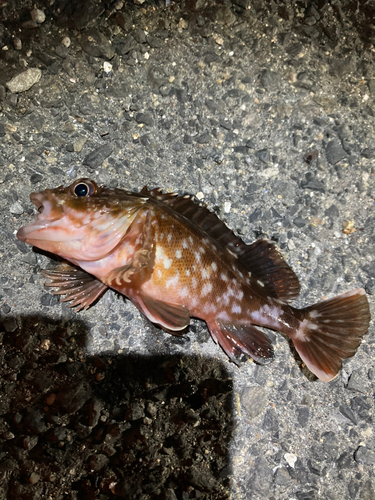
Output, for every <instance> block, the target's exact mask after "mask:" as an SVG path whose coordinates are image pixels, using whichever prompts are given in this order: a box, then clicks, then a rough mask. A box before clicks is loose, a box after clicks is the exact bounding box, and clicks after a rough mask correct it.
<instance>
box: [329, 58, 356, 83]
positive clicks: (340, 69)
mask: <svg viewBox="0 0 375 500" xmlns="http://www.w3.org/2000/svg"><path fill="white" fill-rule="evenodd" d="M354 70H355V64H354V60H353V59H349V58H347V59H336V60H334V61H333V62H332V64H331V73H332V75H333V76H336V77H338V78H342V77H343V76H346V75H349V74H350V73H352V72H353V71H354Z"/></svg>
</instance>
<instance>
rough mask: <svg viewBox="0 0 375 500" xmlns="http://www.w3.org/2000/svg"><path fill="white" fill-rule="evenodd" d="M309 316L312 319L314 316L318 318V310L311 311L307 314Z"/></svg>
mask: <svg viewBox="0 0 375 500" xmlns="http://www.w3.org/2000/svg"><path fill="white" fill-rule="evenodd" d="M309 316H310V318H313V319H316V318H319V317H320V316H321V315H320V314H319V312H318V311H315V310H313V311H311V312H310V314H309Z"/></svg>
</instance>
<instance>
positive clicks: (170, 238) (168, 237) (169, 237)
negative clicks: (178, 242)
mask: <svg viewBox="0 0 375 500" xmlns="http://www.w3.org/2000/svg"><path fill="white" fill-rule="evenodd" d="M167 241H168V243H170V242H171V241H172V233H168V236H167Z"/></svg>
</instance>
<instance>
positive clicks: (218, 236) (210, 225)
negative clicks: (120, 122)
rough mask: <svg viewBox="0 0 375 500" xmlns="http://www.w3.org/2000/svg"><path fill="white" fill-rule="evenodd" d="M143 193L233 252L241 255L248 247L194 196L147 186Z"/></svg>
mask: <svg viewBox="0 0 375 500" xmlns="http://www.w3.org/2000/svg"><path fill="white" fill-rule="evenodd" d="M141 194H142V195H146V196H150V197H151V198H152V199H154V200H157V201H159V202H161V203H163V204H164V205H166V206H168V207H169V208H171V209H172V210H174V211H175V212H177V213H179V214H181V215H183V216H184V217H186V218H187V219H189V220H190V221H191V222H193V223H194V224H196V225H197V226H198V227H200V228H201V229H202V230H203V231H204V232H205V233H207V234H208V235H209V236H210V237H211V238H212V239H214V240H215V241H216V242H217V243H220V245H222V246H223V247H224V248H227V249H228V250H230V251H231V252H232V253H233V254H235V255H239V253H240V252H241V251H243V250H245V249H246V248H247V245H246V243H244V242H243V241H242V240H241V238H239V237H238V236H236V235H235V234H234V233H233V231H231V230H230V229H229V228H228V227H227V226H226V225H225V224H224V222H223V221H221V220H220V219H219V218H218V217H217V215H216V214H215V213H214V212H210V211H209V210H208V208H206V207H205V206H202V205H198V204H197V203H196V202H195V201H194V196H191V195H182V196H178V195H177V194H176V193H162V191H161V189H160V188H156V189H152V190H148V188H147V186H145V187H144V188H143V189H142V191H141Z"/></svg>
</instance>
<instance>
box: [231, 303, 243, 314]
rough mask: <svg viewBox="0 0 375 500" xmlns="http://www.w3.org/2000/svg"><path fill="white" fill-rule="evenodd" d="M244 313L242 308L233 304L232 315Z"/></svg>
mask: <svg viewBox="0 0 375 500" xmlns="http://www.w3.org/2000/svg"><path fill="white" fill-rule="evenodd" d="M241 312H242V308H241V306H240V305H239V304H233V306H232V313H233V314H240V313H241Z"/></svg>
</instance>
